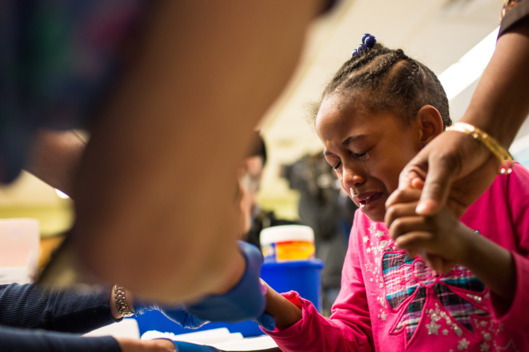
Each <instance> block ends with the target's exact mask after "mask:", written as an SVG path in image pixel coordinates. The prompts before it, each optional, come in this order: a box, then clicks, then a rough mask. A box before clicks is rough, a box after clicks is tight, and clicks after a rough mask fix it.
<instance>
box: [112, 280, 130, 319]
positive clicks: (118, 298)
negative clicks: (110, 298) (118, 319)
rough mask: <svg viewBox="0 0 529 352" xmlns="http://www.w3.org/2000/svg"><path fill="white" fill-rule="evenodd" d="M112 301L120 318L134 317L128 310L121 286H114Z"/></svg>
mask: <svg viewBox="0 0 529 352" xmlns="http://www.w3.org/2000/svg"><path fill="white" fill-rule="evenodd" d="M114 301H115V302H116V308H117V309H118V312H119V314H121V316H122V317H124V318H127V317H130V316H133V315H134V313H132V311H131V310H130V308H129V305H128V303H127V297H126V295H125V289H124V288H123V287H122V286H119V285H114Z"/></svg>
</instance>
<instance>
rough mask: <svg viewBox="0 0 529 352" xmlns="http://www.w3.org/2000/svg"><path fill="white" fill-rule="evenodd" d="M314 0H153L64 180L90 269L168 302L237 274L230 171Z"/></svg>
mask: <svg viewBox="0 0 529 352" xmlns="http://www.w3.org/2000/svg"><path fill="white" fill-rule="evenodd" d="M322 2H323V1H316V0H312V1H306V0H297V1H290V2H286V3H285V2H284V1H278V0H274V1H266V2H248V1H243V0H241V1H235V2H230V4H229V5H227V4H225V3H216V4H214V3H207V4H205V3H203V2H197V1H160V2H157V3H156V6H155V8H154V9H153V10H154V11H153V13H152V18H151V22H150V23H149V26H146V29H147V31H146V33H145V34H144V41H143V42H142V43H141V44H140V45H142V47H141V50H140V55H139V57H137V60H136V61H135V62H134V64H132V65H131V67H130V70H129V72H128V73H127V75H126V76H125V78H124V79H123V80H122V82H121V84H120V85H119V86H118V87H117V88H118V89H117V90H116V94H114V96H113V97H112V99H111V100H110V104H109V105H107V108H106V109H105V110H104V112H103V113H102V115H101V116H100V118H99V119H98V121H99V122H98V124H96V125H95V126H94V129H93V130H92V131H91V138H90V140H89V142H88V145H87V148H86V150H85V154H84V156H83V160H82V162H81V165H80V169H79V170H80V172H79V174H78V175H79V177H78V178H77V180H76V183H75V185H74V193H73V196H74V198H75V199H76V202H75V206H76V216H77V217H76V224H75V229H74V239H75V240H76V245H77V247H76V248H77V251H78V254H79V257H80V258H81V260H82V262H83V263H84V265H85V267H86V268H87V269H88V270H89V271H91V272H92V273H94V274H95V275H96V276H97V277H98V278H99V279H101V280H104V281H107V282H120V283H122V284H123V285H124V286H126V287H127V288H129V289H131V290H132V291H133V292H135V293H136V294H138V295H140V296H143V297H144V298H150V299H157V300H162V301H167V302H175V301H178V300H192V299H195V298H198V297H200V296H201V295H204V294H207V293H222V292H225V291H227V290H228V289H229V288H231V287H232V286H233V285H234V283H236V282H237V281H238V279H239V277H240V276H241V275H242V271H243V269H244V259H243V257H242V255H241V253H240V252H239V251H238V248H237V244H236V241H235V240H236V239H237V238H238V237H239V236H240V229H239V228H238V224H239V221H237V212H236V207H235V205H234V194H235V190H236V170H237V167H238V166H239V165H240V163H241V161H242V160H243V157H244V153H245V151H246V150H247V148H246V146H247V145H249V142H250V138H251V136H252V134H251V131H252V130H253V128H254V127H255V125H256V124H257V122H258V121H259V119H260V118H261V117H262V115H263V114H264V112H265V110H266V109H267V108H268V107H269V106H270V104H271V103H272V101H273V100H274V99H275V98H276V97H277V95H278V94H279V93H280V91H281V89H282V88H283V86H284V85H285V83H286V81H287V79H288V78H289V77H290V75H291V73H292V71H293V69H294V67H295V64H296V62H297V60H298V57H299V54H300V51H301V47H302V42H303V39H304V36H305V30H306V29H307V26H308V24H309V23H310V21H311V20H312V19H313V18H314V17H315V16H316V15H317V13H318V12H319V11H320V8H321V7H322ZM231 185H233V187H230V186H231Z"/></svg>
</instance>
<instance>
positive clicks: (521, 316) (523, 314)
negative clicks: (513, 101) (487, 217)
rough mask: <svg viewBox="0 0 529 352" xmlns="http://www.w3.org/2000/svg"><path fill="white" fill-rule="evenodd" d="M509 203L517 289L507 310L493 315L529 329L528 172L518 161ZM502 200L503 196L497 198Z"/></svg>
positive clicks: (507, 323)
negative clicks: (528, 304)
mask: <svg viewBox="0 0 529 352" xmlns="http://www.w3.org/2000/svg"><path fill="white" fill-rule="evenodd" d="M507 189H508V198H507V199H504V200H501V201H507V202H508V204H509V207H510V213H511V214H510V217H511V219H510V220H511V221H512V224H510V225H511V226H512V227H513V228H514V231H515V236H516V239H515V242H516V247H517V248H516V249H515V250H511V253H512V256H513V260H514V264H515V269H516V290H515V294H514V299H513V301H512V304H511V306H510V308H509V310H508V311H507V312H504V313H501V312H499V311H497V310H496V309H494V297H492V303H493V310H492V312H493V315H494V317H495V318H496V319H498V321H499V322H501V323H503V324H504V325H505V326H508V327H510V328H512V329H514V330H518V331H521V332H527V331H529V314H528V311H529V310H528V309H527V293H528V292H529V172H528V171H527V170H526V169H524V168H523V167H521V166H520V165H516V168H515V172H513V173H512V174H511V175H509V178H508V181H507ZM498 201H500V200H498Z"/></svg>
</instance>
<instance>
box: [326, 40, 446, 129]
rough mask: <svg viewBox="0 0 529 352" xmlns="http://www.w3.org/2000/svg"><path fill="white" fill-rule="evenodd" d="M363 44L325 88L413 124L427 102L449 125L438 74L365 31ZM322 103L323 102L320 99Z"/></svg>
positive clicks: (327, 90) (444, 97)
mask: <svg viewBox="0 0 529 352" xmlns="http://www.w3.org/2000/svg"><path fill="white" fill-rule="evenodd" d="M362 41H363V44H361V45H360V46H359V47H358V49H356V50H355V51H353V55H352V56H351V58H350V59H349V60H348V61H346V62H345V63H344V64H343V65H342V67H341V68H340V69H339V70H338V71H337V72H336V73H335V75H334V77H333V78H332V80H331V81H330V82H329V83H328V84H327V86H326V88H325V90H324V91H323V95H322V100H323V98H325V97H326V96H327V95H330V94H336V93H340V94H343V95H344V97H350V98H351V99H361V101H362V104H364V106H365V107H366V108H368V109H369V110H370V111H372V112H374V113H377V112H382V111H392V112H395V113H397V114H398V115H399V116H400V117H402V119H403V121H404V122H405V123H407V124H408V123H410V122H411V120H412V119H414V118H415V116H416V114H417V112H418V111H419V110H420V109H421V107H422V106H424V105H427V104H429V105H432V106H434V107H435V108H436V109H437V110H438V111H439V113H440V114H441V117H442V119H443V125H444V127H447V126H450V125H451V124H452V121H451V120H450V113H449V110H448V99H447V97H446V93H445V91H444V89H443V87H442V85H441V83H440V82H439V80H438V79H437V76H436V75H435V74H434V73H433V72H432V71H431V70H430V69H429V68H428V67H426V66H425V65H424V64H422V63H420V62H418V61H416V60H414V59H412V58H410V57H408V56H407V55H406V54H404V51H402V50H401V49H397V50H392V49H389V48H387V47H385V46H384V45H382V44H380V43H377V42H376V40H375V37H373V36H371V35H369V34H366V35H364V37H363V38H362ZM320 104H321V101H320Z"/></svg>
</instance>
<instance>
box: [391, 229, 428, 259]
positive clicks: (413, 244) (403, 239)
mask: <svg viewBox="0 0 529 352" xmlns="http://www.w3.org/2000/svg"><path fill="white" fill-rule="evenodd" d="M432 239H433V235H432V234H431V233H430V232H423V231H414V232H408V233H406V234H404V235H401V236H399V237H397V239H395V243H396V244H397V246H398V247H399V248H401V249H404V250H405V251H407V252H413V253H419V254H420V253H421V252H420V251H422V250H424V249H426V248H427V247H429V246H428V244H429V243H430V242H431V241H432Z"/></svg>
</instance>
